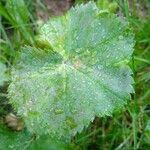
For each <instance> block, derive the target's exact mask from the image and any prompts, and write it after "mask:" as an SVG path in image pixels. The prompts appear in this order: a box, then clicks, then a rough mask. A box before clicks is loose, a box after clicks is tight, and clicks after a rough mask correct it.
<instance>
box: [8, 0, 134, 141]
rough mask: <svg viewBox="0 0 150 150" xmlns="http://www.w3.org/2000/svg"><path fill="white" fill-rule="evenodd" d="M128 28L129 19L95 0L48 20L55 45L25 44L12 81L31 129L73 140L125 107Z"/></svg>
mask: <svg viewBox="0 0 150 150" xmlns="http://www.w3.org/2000/svg"><path fill="white" fill-rule="evenodd" d="M129 32H130V31H129V29H128V23H127V22H126V21H125V20H123V19H121V18H119V17H117V16H115V15H113V16H112V15H109V14H104V15H101V13H100V11H99V10H98V8H97V7H96V5H95V4H94V3H93V2H90V3H88V4H86V5H80V6H76V7H74V8H72V9H71V10H70V11H69V12H68V13H67V14H66V15H65V16H62V17H58V18H54V19H52V20H50V21H49V22H48V23H47V24H45V25H44V26H43V27H42V28H41V31H40V38H41V39H42V40H45V41H47V42H48V43H49V44H50V45H51V47H52V49H48V50H44V49H43V50H42V49H37V48H33V47H25V48H23V49H22V53H21V56H20V60H19V61H18V63H17V64H16V65H14V68H13V70H12V83H11V84H10V86H9V96H10V99H11V103H12V104H13V105H14V107H15V108H16V110H17V112H18V114H19V115H21V116H22V117H23V118H24V120H25V123H26V125H27V128H28V129H29V130H30V131H31V132H33V133H37V134H43V133H45V134H47V133H48V134H50V135H51V136H53V137H57V138H63V139H69V138H70V137H71V136H74V135H75V134H76V133H77V132H81V131H82V129H83V128H84V127H86V126H88V125H89V123H90V122H91V121H93V119H94V117H95V116H100V117H101V116H105V115H111V114H112V113H113V111H116V110H118V109H120V108H122V107H123V106H124V104H126V102H127V100H128V99H130V93H132V92H133V88H132V83H133V79H132V77H131V74H132V71H131V69H130V68H129V67H128V65H127V62H128V61H129V60H130V58H131V55H132V52H133V46H134V41H133V36H132V35H131V34H130V33H129Z"/></svg>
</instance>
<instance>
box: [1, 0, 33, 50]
mask: <svg viewBox="0 0 150 150" xmlns="http://www.w3.org/2000/svg"><path fill="white" fill-rule="evenodd" d="M3 3H5V5H3V4H2V2H0V15H1V16H2V17H3V18H5V19H6V20H7V21H8V22H7V24H10V25H11V28H14V29H15V31H14V34H15V36H16V37H15V38H17V42H18V40H20V36H22V37H23V38H22V39H24V40H25V41H26V42H28V43H32V44H33V43H34V41H33V34H32V33H33V32H32V30H31V26H30V24H29V20H30V18H31V15H30V13H29V11H28V9H27V6H26V3H25V2H24V0H7V1H5V2H3ZM6 20H5V21H6ZM18 33H19V34H18ZM22 39H21V40H22ZM14 40H15V39H14ZM11 49H12V47H11Z"/></svg>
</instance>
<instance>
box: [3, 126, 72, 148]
mask: <svg viewBox="0 0 150 150" xmlns="http://www.w3.org/2000/svg"><path fill="white" fill-rule="evenodd" d="M0 149H3V150H20V149H22V150H35V149H36V150H41V149H42V150H49V149H52V150H58V149H59V150H67V149H68V150H71V149H73V146H71V145H67V144H65V143H62V142H58V141H56V140H54V139H53V140H52V139H51V138H50V137H49V135H43V136H41V137H35V136H34V135H31V134H30V133H29V132H27V131H26V130H24V131H21V132H15V131H11V130H9V129H7V128H6V127H5V126H4V125H0Z"/></svg>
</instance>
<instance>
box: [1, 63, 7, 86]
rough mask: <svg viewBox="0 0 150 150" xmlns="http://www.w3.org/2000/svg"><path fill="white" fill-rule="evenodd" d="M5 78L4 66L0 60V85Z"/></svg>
mask: <svg viewBox="0 0 150 150" xmlns="http://www.w3.org/2000/svg"><path fill="white" fill-rule="evenodd" d="M7 79H8V78H7V75H6V66H5V65H4V64H3V63H1V62H0V86H2V85H3V83H4V82H5V81H7Z"/></svg>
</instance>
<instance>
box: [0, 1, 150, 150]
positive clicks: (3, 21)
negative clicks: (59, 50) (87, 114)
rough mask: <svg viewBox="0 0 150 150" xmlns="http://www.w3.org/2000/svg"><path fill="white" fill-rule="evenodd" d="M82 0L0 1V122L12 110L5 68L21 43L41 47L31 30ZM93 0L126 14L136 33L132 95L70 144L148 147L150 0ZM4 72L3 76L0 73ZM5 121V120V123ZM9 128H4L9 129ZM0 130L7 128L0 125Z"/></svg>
mask: <svg viewBox="0 0 150 150" xmlns="http://www.w3.org/2000/svg"><path fill="white" fill-rule="evenodd" d="M82 2H87V0H76V1H71V0H49V1H48V0H44V1H42V0H7V1H6V0H1V1H0V125H3V124H4V123H5V122H6V121H7V120H6V119H8V118H7V117H8V116H7V115H8V114H9V113H10V112H12V113H14V114H15V112H13V110H12V108H11V105H9V100H8V99H7V97H6V94H7V87H8V85H9V79H10V77H9V75H10V68H11V65H12V64H13V62H14V61H15V59H16V58H17V57H16V56H17V53H18V51H19V49H20V47H21V46H23V45H36V46H43V45H42V43H40V44H39V43H38V41H37V39H36V36H33V35H36V34H37V33H38V28H39V27H40V26H41V25H42V24H43V23H44V21H46V20H48V18H51V17H52V16H54V15H62V14H63V13H65V12H66V11H67V10H68V9H69V8H70V7H71V6H72V5H75V4H76V3H82ZM95 2H96V3H97V6H98V7H100V8H101V9H104V10H107V11H110V12H111V13H116V14H118V15H121V16H124V17H126V18H127V20H128V22H129V23H130V27H131V29H132V30H133V32H134V33H135V41H136V45H135V50H134V54H133V57H132V61H131V62H130V65H131V68H132V70H133V72H134V80H135V84H134V87H135V94H133V95H132V100H131V101H129V102H128V105H127V106H126V107H125V109H124V110H122V111H121V112H117V113H115V114H113V116H112V117H107V118H100V119H99V118H96V119H95V121H94V122H93V123H92V124H91V125H90V126H89V128H88V129H86V130H84V131H83V132H82V133H81V134H78V135H77V136H76V137H75V138H74V139H73V140H72V144H71V145H72V147H74V149H79V150H80V149H82V150H87V149H93V150H95V149H100V150H108V149H110V150H111V149H116V150H120V149H121V150H122V149H124V150H132V149H134V150H137V149H141V150H149V149H150V1H149V0H114V1H112V0H96V1H95ZM3 72H5V76H2V75H1V74H2V73H3ZM9 125H10V124H9V123H8V122H7V126H9ZM10 126H11V125H10ZM20 126H21V125H20ZM4 128H7V127H6V126H5V127H4ZM14 128H15V127H14ZM17 129H18V126H17ZM19 129H22V127H20V128H19ZM11 130H12V129H11ZM11 130H9V132H12V131H11ZM0 134H6V133H3V131H2V130H0ZM10 136H12V135H10ZM0 147H1V146H0ZM12 149H13V148H12ZM43 149H44V148H43Z"/></svg>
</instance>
